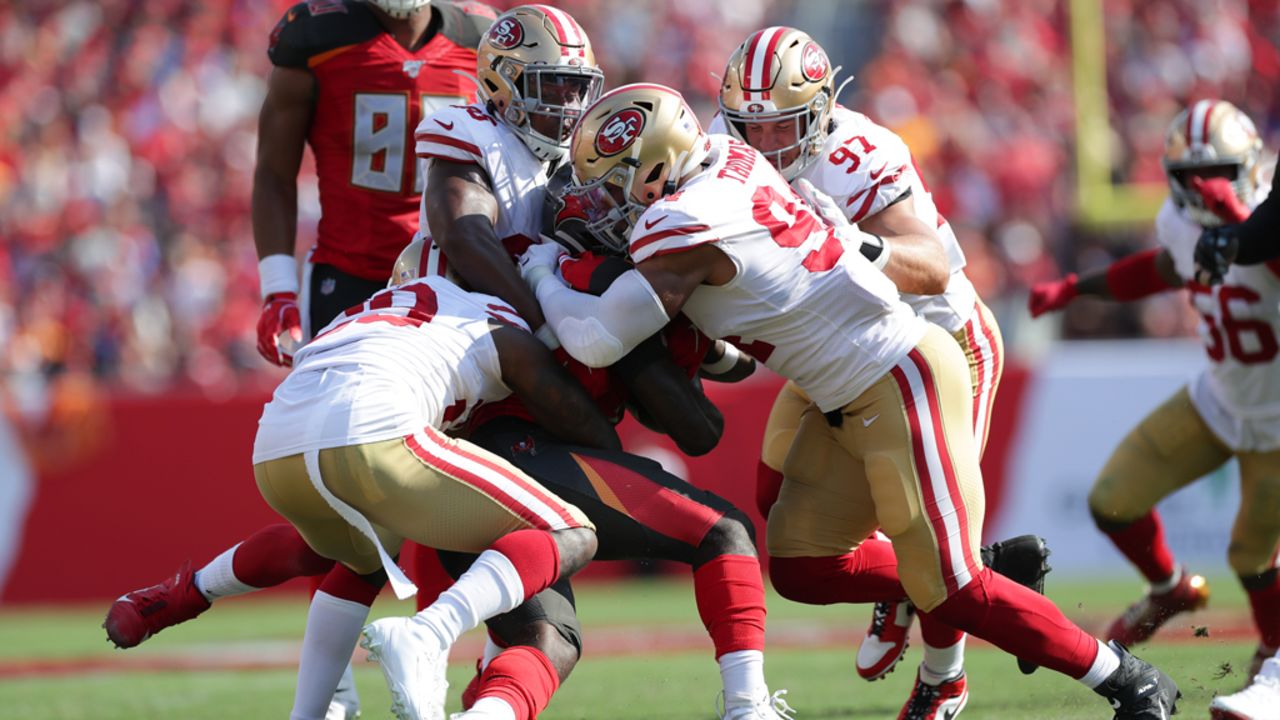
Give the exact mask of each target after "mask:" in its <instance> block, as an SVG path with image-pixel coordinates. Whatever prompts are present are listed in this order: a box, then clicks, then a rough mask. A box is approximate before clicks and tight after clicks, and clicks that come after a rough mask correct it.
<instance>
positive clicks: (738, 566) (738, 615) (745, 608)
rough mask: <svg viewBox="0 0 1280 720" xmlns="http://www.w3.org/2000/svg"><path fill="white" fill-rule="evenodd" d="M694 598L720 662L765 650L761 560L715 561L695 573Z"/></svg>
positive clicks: (736, 557) (724, 558) (726, 557)
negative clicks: (723, 658)
mask: <svg viewBox="0 0 1280 720" xmlns="http://www.w3.org/2000/svg"><path fill="white" fill-rule="evenodd" d="M693 596H694V599H695V600H696V601H697V603H698V616H699V617H701V618H702V624H703V626H705V627H706V628H707V633H708V634H709V635H711V642H712V643H713V644H714V645H715V648H716V657H717V658H719V657H720V656H721V655H724V654H725V653H731V652H738V651H739V650H763V649H764V618H765V609H764V580H763V579H762V578H761V577H760V560H759V559H758V558H754V557H750V556H747V555H721V556H720V557H717V558H713V559H712V560H711V561H710V562H707V563H705V564H704V565H703V566H702V567H700V568H698V569H697V570H694V571H693Z"/></svg>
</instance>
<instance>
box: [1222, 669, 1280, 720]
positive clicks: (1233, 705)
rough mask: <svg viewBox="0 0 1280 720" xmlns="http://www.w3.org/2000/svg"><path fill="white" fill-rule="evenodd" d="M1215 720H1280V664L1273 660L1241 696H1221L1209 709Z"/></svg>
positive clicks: (1260, 671) (1239, 694) (1255, 677)
mask: <svg viewBox="0 0 1280 720" xmlns="http://www.w3.org/2000/svg"><path fill="white" fill-rule="evenodd" d="M1209 714H1210V715H1211V716H1213V717H1214V718H1215V720H1265V718H1275V717H1280V660H1277V659H1276V658H1269V659H1267V661H1266V662H1264V663H1262V669H1261V670H1259V671H1258V674H1257V675H1254V676H1253V682H1252V683H1251V684H1250V685H1249V686H1248V687H1246V688H1245V689H1243V690H1241V691H1240V692H1238V693H1234V694H1231V695H1219V696H1218V697H1216V698H1214V699H1213V702H1212V703H1211V704H1210V705H1209Z"/></svg>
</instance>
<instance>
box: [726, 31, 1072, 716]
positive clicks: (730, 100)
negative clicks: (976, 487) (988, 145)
mask: <svg viewBox="0 0 1280 720" xmlns="http://www.w3.org/2000/svg"><path fill="white" fill-rule="evenodd" d="M836 72H837V69H834V68H832V67H831V63H830V61H829V60H828V59H827V54H826V52H825V51H824V50H823V49H822V47H821V46H819V45H818V44H817V43H816V42H814V41H813V39H812V38H811V37H809V35H808V34H806V33H804V32H801V31H800V30H796V29H794V28H789V27H770V28H765V29H764V30H759V31H757V32H755V33H752V34H751V35H750V36H748V37H747V39H746V40H745V41H744V42H743V43H742V44H741V45H740V46H739V47H738V48H737V49H736V50H735V51H734V53H733V55H732V56H730V58H729V63H728V66H727V67H726V69H725V72H724V76H723V79H722V81H721V86H720V114H719V115H717V116H716V118H715V119H714V120H713V121H712V123H711V126H710V127H709V128H708V132H711V133H728V134H729V135H732V136H733V137H735V138H737V139H738V140H742V141H744V142H746V143H748V144H750V145H751V146H752V147H754V148H756V149H757V150H759V151H760V152H761V153H762V154H763V155H764V156H765V157H766V158H767V159H769V160H770V162H772V163H773V165H774V166H775V167H777V168H778V171H779V172H780V173H781V174H782V176H783V177H784V178H785V179H786V180H787V181H788V182H789V183H791V184H792V186H793V187H797V186H798V187H812V188H814V189H816V191H817V192H818V193H820V194H821V195H824V196H827V197H829V198H830V199H831V200H832V201H834V204H835V213H838V214H840V215H841V216H842V217H841V218H840V221H844V220H846V219H847V222H850V223H856V224H857V225H858V227H859V229H861V230H862V231H863V232H864V233H866V235H865V237H866V238H867V241H868V242H867V244H866V245H864V247H862V248H860V249H861V251H862V252H863V254H864V255H866V256H867V257H868V258H869V259H871V260H872V262H873V263H874V264H876V265H877V266H878V267H880V268H881V269H882V270H883V272H884V273H885V274H886V275H888V277H889V278H890V279H891V280H893V281H894V284H895V285H896V286H897V288H898V290H899V291H900V292H901V293H902V299H903V300H904V301H905V302H906V303H907V304H908V305H910V306H911V307H912V309H914V310H915V311H916V313H917V314H918V315H920V316H921V317H923V318H925V319H926V320H928V321H929V322H932V323H934V324H936V325H938V326H939V327H941V328H942V329H943V330H946V331H947V332H948V333H950V334H951V336H952V337H954V338H955V339H956V341H957V342H958V343H959V344H960V347H961V349H962V350H964V353H965V357H966V359H967V360H968V361H969V371H970V378H971V380H972V384H973V413H972V421H973V432H974V439H975V441H976V443H977V446H978V453H979V456H981V454H982V450H983V448H984V447H985V446H986V439H987V430H988V428H989V426H990V413H991V408H992V406H993V403H994V400H995V394H996V389H997V387H998V385H999V382H1000V375H1001V372H1002V370H1003V363H1004V352H1003V349H1004V345H1003V342H1002V339H1001V335H1000V328H999V326H998V325H997V324H996V321H995V318H994V317H993V316H992V314H991V311H990V310H988V309H987V307H986V305H985V304H984V303H983V302H982V300H981V298H979V297H978V295H977V292H976V290H974V287H973V284H972V283H971V282H969V279H968V277H966V276H965V274H964V266H965V257H964V252H963V251H962V250H961V249H960V245H959V243H958V242H957V240H956V236H955V233H954V232H952V230H951V226H950V224H948V223H947V221H946V220H945V219H944V218H943V217H942V216H941V215H940V214H939V213H938V210H937V208H936V207H935V206H934V204H933V199H932V197H931V196H930V193H929V189H928V187H927V186H926V185H925V183H924V180H923V178H922V177H921V176H920V174H919V173H918V171H917V169H916V165H915V162H914V160H913V159H912V157H911V151H910V149H909V148H908V147H907V146H906V144H905V143H904V142H903V141H902V139H901V138H899V137H898V136H897V135H896V134H894V133H893V132H892V131H890V130H889V129H887V128H885V127H882V126H880V125H877V124H876V123H874V122H872V121H871V120H870V119H869V118H868V117H867V116H865V115H862V114H861V113H857V112H854V111H853V110H850V109H848V108H845V107H843V106H840V105H838V104H837V103H836V99H837V97H838V95H839V91H840V88H839V87H837V85H836ZM847 82H848V81H846V83H847ZM840 87H843V85H841V86H840ZM806 192H807V190H806ZM808 405H809V399H808V397H806V396H805V395H804V393H803V392H801V391H800V390H799V388H798V386H797V385H796V384H795V383H794V382H788V383H787V384H786V386H785V387H784V388H783V389H782V391H781V392H779V394H778V398H777V400H776V401H775V402H774V406H773V410H772V411H771V412H770V414H769V421H768V424H767V425H766V426H765V433H764V442H763V444H762V446H761V465H760V471H759V476H758V480H757V483H758V484H757V498H758V499H759V504H760V512H761V514H762V515H764V516H765V517H768V515H769V510H770V508H771V506H772V505H773V503H774V502H775V501H776V499H777V497H778V490H779V488H780V487H781V484H782V466H783V461H784V460H785V459H786V456H787V451H788V450H789V449H790V447H791V440H792V438H794V437H795V432H796V429H797V428H798V427H799V426H800V417H801V415H802V413H803V411H804V409H805V408H806V407H807V406H808ZM1028 543H1029V544H1027V545H1026V546H1025V548H1024V546H1022V545H1011V546H1002V547H1005V548H1007V550H1009V551H1014V550H1015V549H1018V550H1025V552H1027V553H1028V554H1031V555H1037V554H1038V555H1041V557H1039V558H1031V559H1032V560H1033V563H1031V564H1033V565H1034V567H1036V568H1039V567H1041V565H1042V563H1043V555H1045V554H1047V552H1043V550H1044V549H1043V546H1042V545H1040V544H1038V543H1036V541H1034V540H1028ZM856 553H857V556H855V555H854V554H852V553H850V552H848V550H847V549H843V550H838V549H835V548H832V554H831V555H830V556H828V557H790V556H781V557H771V558H770V577H771V579H772V581H773V584H774V587H776V588H777V589H778V591H779V592H780V593H781V594H782V595H783V596H784V597H791V598H794V599H797V600H799V601H801V602H816V603H822V604H826V603H833V602H852V601H854V600H855V599H860V600H863V601H865V599H866V598H867V597H868V595H867V590H868V588H871V587H880V586H886V585H887V586H888V587H894V586H895V585H896V577H895V576H896V564H895V563H894V562H893V551H892V547H891V546H890V544H889V541H888V539H887V538H885V537H884V536H883V535H879V536H878V537H872V538H868V539H867V540H866V541H865V542H863V543H862V544H861V545H860V546H859V547H858V549H857V551H856ZM1008 559H1009V558H1008V557H1004V558H1002V560H1005V561H1007V560H1008ZM855 569H857V573H856V577H855V575H854V570H855ZM997 571H999V570H997ZM814 574H821V575H822V576H824V577H830V578H831V579H832V580H834V581H833V582H822V583H814V582H813V581H812V577H813V575H814ZM877 574H878V575H881V576H883V577H873V576H874V575H877ZM1006 574H1008V573H1007V572H1006ZM797 583H799V584H801V585H802V586H800V587H797V586H796V584H797ZM873 583H874V584H873ZM914 614H915V613H914V608H912V607H911V604H910V602H909V601H907V600H906V599H905V597H903V596H899V597H896V598H892V599H891V600H890V599H885V600H881V601H880V602H877V603H876V608H875V611H874V613H873V621H872V624H871V628H870V629H869V631H868V633H867V638H866V640H864V642H863V643H862V645H861V646H860V647H859V650H858V657H857V670H858V674H859V675H861V676H862V677H864V678H866V679H868V680H877V679H880V678H882V677H884V676H885V675H886V674H887V673H889V672H891V671H892V670H893V669H894V667H895V666H896V664H897V662H898V660H899V659H900V658H901V657H902V655H903V653H904V651H905V650H906V645H907V632H908V630H909V629H910V625H911V619H912V618H913V617H914ZM921 629H922V632H923V636H924V643H925V651H924V662H923V664H922V665H921V667H920V672H919V675H918V681H917V685H916V690H915V692H913V694H912V698H911V699H909V700H908V701H907V706H912V705H913V704H914V705H919V704H920V702H918V700H919V697H923V696H925V695H927V696H928V697H929V698H930V699H931V700H930V703H929V704H931V705H932V709H931V710H930V711H929V713H932V714H936V713H940V712H943V711H945V710H947V709H950V708H952V707H955V706H957V705H959V704H961V703H962V702H963V696H964V695H965V693H966V681H965V678H964V674H963V666H964V658H963V651H964V644H963V639H964V636H963V634H962V633H959V632H957V631H956V630H954V629H952V628H948V627H946V626H945V625H942V624H941V623H939V622H938V621H937V620H934V619H929V618H925V619H922V622H921ZM926 685H927V686H930V687H925V686H926ZM921 702H922V701H921ZM904 712H905V711H904ZM932 714H927V716H928V717H932Z"/></svg>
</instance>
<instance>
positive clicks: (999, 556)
mask: <svg viewBox="0 0 1280 720" xmlns="http://www.w3.org/2000/svg"><path fill="white" fill-rule="evenodd" d="M1049 555H1050V552H1049V547H1048V546H1047V545H1046V544H1045V542H1044V538H1042V537H1037V536H1035V535H1019V536H1018V537H1015V538H1009V539H1008V540H1002V541H1000V542H995V543H992V544H990V545H988V546H986V547H984V548H982V564H983V565H986V566H987V567H989V568H991V572H996V573H1000V574H1001V575H1003V576H1005V577H1007V578H1009V579H1010V580H1012V581H1014V582H1016V583H1018V584H1019V585H1023V586H1025V587H1028V588H1031V589H1032V590H1035V591H1036V592H1038V593H1040V594H1041V595H1043V594H1044V576H1045V575H1048V574H1049V571H1051V570H1053V568H1051V567H1049V562H1048V560H1049ZM1037 667H1039V665H1036V664H1035V663H1033V662H1031V661H1029V660H1023V659H1022V658H1018V669H1019V670H1021V671H1022V674H1023V675H1030V674H1031V673H1033V672H1035V671H1036V668H1037Z"/></svg>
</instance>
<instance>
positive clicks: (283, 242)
mask: <svg viewBox="0 0 1280 720" xmlns="http://www.w3.org/2000/svg"><path fill="white" fill-rule="evenodd" d="M485 9H486V8H485V7H484V6H482V5H480V4H479V3H471V4H470V6H469V12H464V11H463V10H462V9H461V8H459V7H457V6H456V5H453V4H449V3H443V2H440V3H431V2H430V0H367V1H362V0H309V1H308V2H301V3H298V4H297V5H294V6H293V7H291V8H289V10H288V11H287V12H286V13H285V14H284V16H283V17H282V18H281V19H280V22H279V23H278V24H277V25H276V27H275V29H274V30H273V31H272V32H271V38H270V46H269V48H268V50H267V56H268V57H269V58H270V59H271V63H272V65H273V66H274V67H273V68H272V70H271V76H270V78H268V81H267V95H266V98H265V99H264V100H263V103H262V112H261V114H260V116H259V118H258V160H257V166H256V168H255V170H254V182H253V236H254V244H255V245H256V246H257V250H258V257H259V258H260V259H261V260H260V262H259V265H258V269H259V279H260V281H261V286H262V296H263V298H264V304H263V309H262V316H261V318H260V320H259V321H258V352H259V353H261V354H262V356H263V357H264V358H266V359H267V361H268V362H271V363H273V364H275V365H288V364H289V363H290V356H291V351H292V348H294V347H295V346H297V345H298V344H300V343H301V342H302V341H303V340H304V339H305V338H308V337H311V336H312V335H313V334H314V333H315V331H317V330H318V329H319V328H322V327H324V326H325V325H327V324H329V321H330V320H332V319H333V318H334V316H336V315H337V314H338V313H340V312H342V311H344V310H346V309H347V308H349V307H351V306H352V305H356V304H359V303H360V302H363V301H364V300H365V299H366V298H368V297H369V295H371V294H373V293H374V292H376V291H378V290H379V289H381V288H382V287H383V286H384V285H385V284H386V281H387V276H388V274H389V273H390V272H391V266H392V264H393V263H395V261H396V257H397V256H398V255H399V254H400V251H401V250H403V249H404V247H405V245H408V244H409V241H410V240H411V239H412V238H413V233H414V231H415V230H416V229H417V225H416V224H415V219H416V218H415V210H416V209H417V205H418V200H419V196H420V195H421V193H422V179H421V178H422V175H421V173H420V172H419V168H418V163H417V161H416V160H415V159H414V155H413V145H412V143H413V129H414V128H415V127H416V126H417V124H418V122H419V121H420V120H421V119H422V118H423V117H425V116H426V115H428V114H430V113H431V112H432V111H433V110H435V109H436V108H438V107H442V106H444V105H447V104H449V103H458V102H470V101H471V100H472V99H474V97H475V88H474V87H473V86H472V84H471V83H470V82H469V81H468V80H467V79H466V78H465V77H461V76H459V75H458V74H457V73H456V72H455V71H457V70H461V71H466V72H470V71H471V70H472V69H473V68H475V65H476V51H475V48H476V44H477V43H479V41H480V36H481V34H482V33H483V32H484V31H485V30H486V29H487V28H488V25H489V23H490V21H491V20H492V18H493V16H492V14H489V15H488V16H487V17H486V16H485V15H484V14H483V11H484V10H485ZM469 13H472V14H469ZM306 145H310V146H311V150H312V153H313V154H314V155H315V160H316V174H317V175H318V177H319V189H320V211H321V216H320V225H319V228H318V232H317V236H316V244H315V247H313V248H312V249H311V251H310V253H309V254H308V257H307V261H306V263H305V264H304V265H303V268H302V272H301V275H302V280H301V283H299V268H298V263H297V262H296V261H295V259H294V247H295V244H296V243H295V239H296V236H297V221H298V218H297V207H298V188H297V181H298V171H299V168H300V166H301V164H302V155H303V150H304V147H305V146H306Z"/></svg>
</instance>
